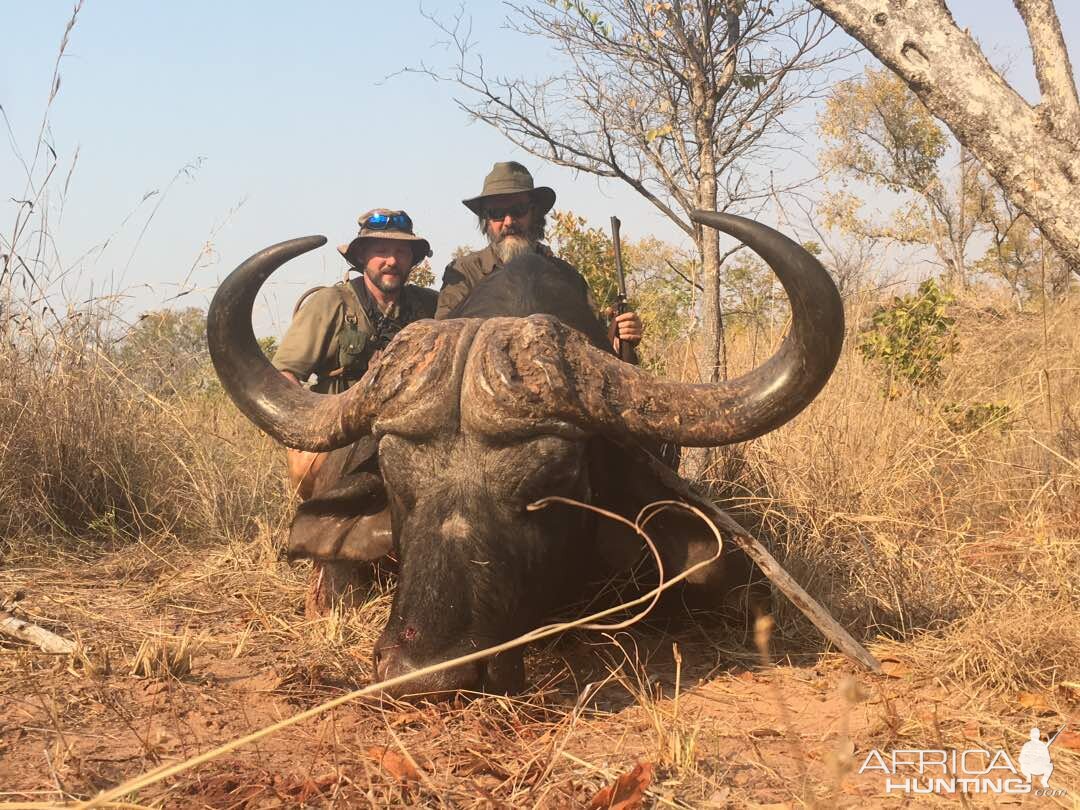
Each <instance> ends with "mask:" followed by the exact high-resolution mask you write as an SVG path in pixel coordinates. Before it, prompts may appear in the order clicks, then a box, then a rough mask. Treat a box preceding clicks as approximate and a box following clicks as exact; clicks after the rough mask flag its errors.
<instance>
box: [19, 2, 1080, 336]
mask: <svg viewBox="0 0 1080 810" xmlns="http://www.w3.org/2000/svg"><path fill="white" fill-rule="evenodd" d="M467 5H468V14H469V15H471V17H472V18H473V21H474V35H475V38H476V39H477V41H478V42H479V44H480V46H481V49H482V51H483V53H484V54H485V58H486V60H487V63H488V65H489V66H490V67H491V68H492V69H494V70H495V71H496V72H509V73H524V74H527V75H528V74H532V75H536V74H540V73H542V72H543V71H544V70H545V69H547V68H548V67H549V66H550V64H551V54H550V52H548V51H547V50H546V45H545V43H544V42H541V41H535V42H531V41H528V40H525V39H523V38H521V37H518V36H516V35H511V34H508V33H506V32H504V31H502V30H501V29H500V26H501V21H502V19H503V17H504V16H505V13H506V9H505V7H504V6H503V5H502V4H501V3H496V2H490V1H489V0H484V2H469V3H468V4H467ZM1057 5H1058V13H1059V14H1060V15H1061V17H1062V23H1063V25H1064V27H1065V32H1066V40H1067V42H1068V43H1069V44H1070V45H1071V47H1072V52H1073V54H1072V55H1073V59H1074V64H1076V63H1077V61H1078V60H1080V3H1077V2H1076V0H1062V1H1061V2H1059V3H1058V4H1057ZM949 6H950V8H951V9H952V10H953V13H954V15H955V16H956V18H957V19H958V21H959V23H960V24H961V25H965V26H970V28H971V30H972V32H973V33H974V34H975V35H976V36H978V37H979V38H980V40H981V41H982V42H983V45H984V47H985V48H986V50H987V51H988V53H989V54H990V55H991V58H992V59H993V60H994V61H995V62H996V63H999V64H1000V63H1008V64H1010V65H1011V67H1010V78H1011V79H1012V80H1013V82H1014V84H1015V85H1016V86H1017V87H1019V89H1021V90H1022V91H1023V92H1025V94H1026V95H1028V96H1029V97H1033V96H1034V90H1035V83H1034V78H1033V71H1032V69H1031V66H1030V58H1029V55H1028V52H1027V41H1026V38H1025V36H1024V31H1023V26H1022V24H1021V22H1020V19H1019V17H1018V15H1017V13H1016V11H1015V9H1014V8H1013V5H1012V2H1011V0H949ZM425 8H426V9H428V10H431V11H434V12H435V13H437V14H439V15H441V16H447V15H450V14H452V13H453V11H454V10H455V9H456V8H457V5H456V3H454V4H451V3H434V2H429V3H428V4H426V5H425ZM70 12H71V3H62V2H52V1H51V0H48V1H46V0H42V1H41V2H23V3H18V4H16V3H14V2H12V1H11V0H8V2H6V3H4V4H3V5H0V25H2V26H3V29H4V31H5V33H6V36H5V37H4V40H5V41H4V47H3V48H2V49H0V105H2V106H3V108H4V110H5V111H6V113H7V115H8V118H9V119H10V121H11V124H12V127H13V131H14V135H15V139H16V142H17V143H18V144H19V146H20V147H21V148H22V149H23V150H24V151H25V150H32V148H33V143H34V139H35V136H36V131H37V126H38V124H39V122H40V118H41V114H42V112H43V109H44V106H45V101H46V98H47V96H48V89H49V88H48V83H49V77H50V76H51V72H52V65H53V62H54V60H55V58H56V53H57V48H58V45H59V42H60V38H61V35H62V33H63V28H64V25H65V23H66V21H67V19H68V18H69V16H70ZM438 39H439V35H438V32H436V31H435V30H434V28H433V27H432V26H431V25H430V23H428V22H427V21H425V20H424V19H422V17H421V15H420V11H419V6H418V5H415V4H412V3H408V2H406V3H403V4H375V3H370V2H367V3H358V2H352V3H350V2H317V3H288V2H261V3H255V2H230V3H223V2H203V1H202V0H191V1H189V2H184V3H164V2H144V1H138V2H136V0H87V2H86V5H85V6H84V8H83V10H82V12H81V14H80V15H79V20H78V23H77V25H76V27H75V29H74V30H73V32H72V35H71V44H70V46H69V48H68V52H67V56H66V57H65V59H64V62H63V64H62V67H61V74H62V84H61V89H60V93H59V96H58V97H57V99H56V102H55V104H54V108H53V113H52V137H51V143H52V144H53V145H54V146H55V148H56V150H57V152H58V153H59V155H60V157H61V161H62V164H61V165H62V171H63V172H65V173H66V171H67V170H68V168H69V166H70V163H71V157H72V155H73V154H74V152H75V150H76V149H78V155H79V156H78V161H77V164H76V167H75V171H74V174H73V177H72V181H71V185H70V192H69V194H68V198H67V202H66V206H65V208H64V213H63V218H62V220H60V221H57V220H55V219H54V221H53V223H52V230H53V232H54V235H55V236H56V239H57V244H58V246H59V249H60V252H61V257H62V259H63V261H64V262H66V263H72V262H74V261H75V260H76V259H77V258H78V257H79V256H81V255H82V254H83V253H84V252H85V251H87V250H89V249H90V248H91V247H93V246H95V245H98V244H100V243H102V242H104V241H105V240H106V239H110V242H109V245H108V247H107V248H106V249H105V250H104V251H101V252H98V253H95V254H94V255H93V257H92V258H91V259H90V260H88V261H86V262H83V263H82V265H81V267H80V270H81V275H80V282H79V283H80V289H85V288H86V286H87V285H89V284H90V283H91V282H92V283H93V285H94V287H95V288H96V289H101V288H118V287H119V288H124V289H127V290H128V291H129V292H130V294H131V298H130V299H129V300H128V307H129V311H130V312H134V311H136V310H138V309H146V308H150V307H153V306H155V305H156V304H157V303H158V302H160V301H163V300H165V299H166V298H167V297H168V296H170V295H172V294H173V293H174V292H175V291H176V289H177V285H178V284H180V283H181V282H183V281H184V280H185V279H189V277H190V283H191V284H192V285H194V286H196V287H197V288H198V290H199V291H198V292H197V293H195V294H193V295H190V296H188V297H186V298H185V299H183V300H184V301H189V302H191V303H192V304H194V305H199V306H205V304H206V303H207V301H208V300H209V295H210V294H212V291H213V287H214V285H215V284H216V282H217V281H218V280H219V279H220V278H222V277H223V276H224V275H225V274H226V273H227V272H228V271H229V270H230V269H231V268H232V267H234V266H235V265H236V264H237V263H238V262H239V261H241V260H242V259H244V258H245V257H246V256H247V255H249V254H250V253H252V252H254V251H255V250H257V249H259V248H261V247H263V246H265V245H267V244H270V243H272V242H276V241H279V240H281V239H286V238H290V237H293V236H300V235H304V234H309V233H323V234H326V235H327V236H328V237H329V239H330V244H329V245H328V246H327V247H326V248H324V249H323V250H321V251H318V252H316V253H315V254H313V255H312V256H311V257H305V258H304V259H303V260H298V261H297V262H294V263H292V264H290V265H289V267H288V269H287V270H283V271H281V272H279V274H278V275H279V276H281V277H282V278H281V280H280V281H278V282H277V283H276V284H272V285H270V290H271V294H270V296H269V297H268V299H267V300H266V301H265V302H264V307H265V309H264V310H263V311H262V312H261V313H260V314H259V317H258V319H257V323H258V325H259V331H260V332H275V331H280V329H281V328H282V327H283V322H282V319H284V318H287V316H288V313H289V311H290V310H291V304H292V300H293V299H294V298H295V296H296V294H297V293H298V292H299V291H301V290H302V289H304V288H306V287H308V286H311V285H313V284H316V283H322V282H323V281H330V280H333V279H334V278H336V277H338V276H339V275H340V271H341V269H342V262H341V260H340V259H339V257H338V255H337V252H336V251H335V250H334V248H333V246H334V245H336V244H337V243H339V242H344V241H348V239H349V238H350V237H351V236H352V235H354V234H355V230H356V222H355V220H356V216H357V214H359V213H360V212H361V211H363V210H366V209H368V208H372V207H375V206H377V205H382V206H389V207H403V208H406V209H407V210H408V211H409V212H410V214H412V216H413V218H414V220H415V221H416V224H417V228H418V230H419V231H420V232H421V233H422V234H423V235H425V236H426V237H428V238H429V239H430V240H431V242H432V246H433V248H434V250H435V258H434V263H435V265H436V270H439V269H440V268H441V267H442V266H443V265H444V264H445V263H446V261H447V260H448V259H449V255H450V253H451V251H452V250H453V249H454V248H455V247H456V246H458V245H460V244H463V243H472V244H478V242H479V235H478V234H477V233H476V230H475V226H474V220H473V218H472V216H471V214H469V212H468V211H467V210H466V209H465V208H464V207H463V206H462V205H461V204H460V202H459V201H460V200H461V198H462V197H466V196H471V195H473V194H475V193H477V192H478V191H479V188H480V184H481V181H482V178H483V176H484V174H485V173H486V172H487V171H488V169H489V168H490V166H491V164H492V163H493V162H494V161H495V160H506V159H511V158H513V159H518V160H522V161H523V162H525V163H527V165H529V166H530V167H531V168H532V169H533V173H534V175H535V176H536V178H537V181H538V182H540V183H542V184H546V185H551V186H553V187H554V188H555V189H556V191H557V192H558V194H559V201H558V203H557V205H558V207H560V208H564V209H565V208H570V209H573V210H574V211H576V212H578V213H580V214H582V215H584V216H586V217H587V218H588V219H589V220H590V221H591V222H592V223H594V224H596V225H601V224H605V223H606V222H607V217H608V216H610V215H611V214H612V213H617V214H619V216H620V217H621V218H622V220H623V223H624V233H625V234H626V235H627V237H630V238H635V237H638V236H641V235H644V234H645V233H655V234H656V235H657V236H659V237H661V238H666V239H672V240H675V239H677V233H676V231H675V229H674V228H673V226H671V225H670V224H669V223H668V222H667V221H666V220H664V219H663V218H662V217H661V216H660V215H659V214H656V213H654V212H653V209H651V207H650V206H648V205H647V204H646V203H644V202H643V201H641V200H639V199H638V198H637V197H636V196H635V195H634V194H633V193H632V192H629V191H626V190H624V189H622V188H621V187H620V186H619V185H618V184H616V183H613V182H603V183H601V182H598V181H597V180H596V179H595V178H591V177H587V176H575V175H574V174H573V173H571V172H569V171H566V170H563V169H558V168H555V167H552V166H549V165H546V164H542V163H540V162H539V161H538V160H536V159H533V158H531V157H529V156H527V155H524V154H523V153H521V152H520V151H518V150H516V149H515V148H514V147H512V145H511V144H510V143H509V142H508V141H506V140H504V139H503V138H502V136H500V135H499V134H498V133H496V132H495V131H494V130H492V129H490V128H488V127H486V126H485V125H482V124H470V123H469V121H468V119H467V117H466V115H465V114H464V113H463V112H462V111H460V110H459V109H458V108H457V106H456V105H455V104H454V101H453V95H454V93H455V92H456V91H455V88H453V87H452V86H451V85H436V84H434V83H433V82H431V81H430V80H427V79H424V78H422V77H417V76H404V77H398V78H395V79H392V80H391V81H389V82H385V81H383V78H384V76H386V75H387V74H389V73H392V72H394V71H396V70H398V69H400V68H402V67H405V66H409V65H416V64H418V63H419V62H420V61H421V60H427V61H428V62H430V63H433V64H446V63H447V60H448V57H447V56H446V55H445V53H444V52H443V51H442V50H440V49H439V48H438V47H437V46H436V43H437V41H438ZM853 67H854V66H853ZM195 165H197V168H193V169H191V170H190V171H189V172H187V173H182V174H180V176H179V177H177V174H178V172H181V170H182V169H183V168H184V167H185V166H195ZM174 177H175V178H177V179H175V182H172V181H173V179H174ZM170 183H171V185H170ZM23 188H24V177H23V175H22V170H21V168H20V167H19V164H18V163H17V162H16V160H15V158H14V156H13V153H12V149H11V148H10V147H9V146H8V144H7V143H6V139H5V144H4V145H3V146H0V191H2V192H3V194H2V200H0V229H2V230H3V231H4V232H5V234H6V233H8V232H9V231H10V227H11V223H12V222H13V221H14V216H15V213H14V203H12V202H10V198H20V197H21V196H22V194H23ZM153 190H158V191H159V192H163V197H162V196H161V195H159V196H158V197H155V198H151V199H149V200H147V201H146V202H144V203H140V201H141V200H142V199H143V197H144V195H146V194H147V192H150V191H153ZM158 202H160V206H159V207H158V209H157V211H156V212H155V213H154V215H153V217H152V219H150V221H149V224H148V225H147V221H148V217H149V215H150V213H151V211H152V210H153V207H154V205H155V204H157V203H158ZM133 211H134V212H136V213H135V215H134V216H132V217H131V218H130V219H128V220H127V222H126V224H125V218H126V217H128V215H129V214H131V213H132V212H133ZM144 228H145V233H142V236H141V238H140V233H141V232H142V231H143V230H144ZM208 240H210V241H211V242H212V245H213V248H214V251H213V253H212V254H211V256H210V257H209V258H206V257H204V258H203V259H202V260H201V261H200V262H199V263H198V266H196V268H195V270H194V272H192V266H193V264H195V263H196V262H197V260H198V259H199V256H200V252H201V251H202V248H203V245H204V244H205V243H206V242H207V241H208ZM275 278H277V276H276V277H275Z"/></svg>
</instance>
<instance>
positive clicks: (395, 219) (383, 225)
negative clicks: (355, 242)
mask: <svg viewBox="0 0 1080 810" xmlns="http://www.w3.org/2000/svg"><path fill="white" fill-rule="evenodd" d="M360 227H362V228H370V229H371V230H373V231H411V230H412V220H411V219H409V215H408V214H406V213H401V214H372V215H371V216H370V217H368V218H367V219H365V220H364V222H363V224H362V225H361V226H360Z"/></svg>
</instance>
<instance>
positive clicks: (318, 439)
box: [206, 236, 375, 451]
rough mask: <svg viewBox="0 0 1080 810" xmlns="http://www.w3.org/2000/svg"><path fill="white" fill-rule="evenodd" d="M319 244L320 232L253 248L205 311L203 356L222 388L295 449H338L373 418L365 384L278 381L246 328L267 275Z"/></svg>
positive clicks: (365, 428) (365, 429)
mask: <svg viewBox="0 0 1080 810" xmlns="http://www.w3.org/2000/svg"><path fill="white" fill-rule="evenodd" d="M324 244H326V237H325V236H304V237H301V238H299V239H290V240H289V241H287V242H279V243H278V244H276V245H271V246H270V247H268V248H265V249H263V250H260V251H259V252H258V253H256V254H255V255H254V256H252V257H251V258H250V259H248V260H247V261H245V262H244V263H243V264H241V265H240V266H239V267H237V268H236V269H235V270H233V271H232V273H230V274H229V276H228V278H226V279H225V281H223V282H222V283H221V286H219V287H218V289H217V292H216V293H215V294H214V300H213V301H211V302H210V309H209V310H208V311H207V313H206V340H207V343H208V344H209V347H210V359H211V360H213V362H214V369H215V370H216V371H217V375H218V379H220V380H221V384H222V386H223V387H224V388H225V391H226V392H227V393H228V394H229V396H230V397H232V399H233V401H234V402H235V403H236V405H237V407H239V408H240V410H241V411H243V413H244V415H245V416H247V418H248V419H250V420H251V421H252V422H254V423H255V424H256V425H257V426H258V427H259V428H261V429H262V430H265V431H266V432H267V433H269V434H270V435H271V436H273V437H274V438H275V439H277V440H278V441H280V442H281V443H282V444H285V445H287V446H289V447H295V448H298V449H300V450H313V451H323V450H332V449H335V448H337V447H343V446H345V445H346V444H349V443H350V442H352V441H355V440H356V438H358V437H359V436H361V435H363V434H364V433H367V432H368V430H369V429H370V426H371V422H372V420H373V419H374V416H375V413H374V411H375V403H374V402H373V401H372V399H373V398H372V397H370V396H366V395H367V394H369V393H370V392H369V390H368V387H367V386H362V385H358V386H354V387H353V388H351V389H350V390H348V391H346V392H345V393H344V394H342V395H340V396H323V395H321V394H314V393H312V392H310V391H307V390H305V389H303V388H301V387H300V386H298V385H295V384H293V383H291V382H289V381H288V380H286V379H285V378H284V377H283V376H282V375H281V372H279V371H278V370H277V369H275V368H274V367H273V366H272V365H270V361H269V360H267V359H266V355H264V354H263V353H262V349H260V348H259V344H258V342H257V341H256V340H255V333H254V331H253V330H252V327H251V312H252V308H253V307H254V304H255V296H256V295H257V294H258V292H259V288H260V287H261V286H262V284H263V282H264V281H266V279H267V278H268V277H269V276H270V274H271V273H273V272H274V271H275V270H277V269H278V268H279V267H281V265H283V264H284V263H285V262H287V261H289V260H290V259H294V258H296V257H297V256H300V255H301V254H304V253H307V252H308V251H309V250H314V249H315V248H317V247H321V246H322V245H324Z"/></svg>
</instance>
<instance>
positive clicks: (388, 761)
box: [365, 745, 420, 784]
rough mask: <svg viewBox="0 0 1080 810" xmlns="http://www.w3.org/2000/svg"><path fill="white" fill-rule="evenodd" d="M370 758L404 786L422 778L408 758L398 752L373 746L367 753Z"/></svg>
mask: <svg viewBox="0 0 1080 810" xmlns="http://www.w3.org/2000/svg"><path fill="white" fill-rule="evenodd" d="M365 753H366V754H367V755H368V756H369V757H371V758H372V759H373V760H375V761H376V762H378V763H379V765H381V766H382V769H383V770H384V771H386V772H387V773H388V774H390V775H391V776H392V777H394V778H395V779H397V780H398V781H399V782H401V783H403V784H407V783H409V782H415V781H417V780H418V779H419V778H420V772H419V771H418V770H416V766H415V765H413V764H412V763H411V762H410V761H409V759H408V757H404V756H402V755H401V754H399V753H398V752H397V751H391V750H390V749H389V748H385V747H383V746H381V745H373V746H372V747H371V748H369V749H367V751H366V752H365Z"/></svg>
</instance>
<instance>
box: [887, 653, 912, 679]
mask: <svg viewBox="0 0 1080 810" xmlns="http://www.w3.org/2000/svg"><path fill="white" fill-rule="evenodd" d="M881 672H882V674H883V675H885V676H887V677H889V678H906V677H908V676H909V675H910V674H911V667H909V666H908V665H907V664H905V663H904V662H903V661H897V660H896V659H895V658H882V659H881Z"/></svg>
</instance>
